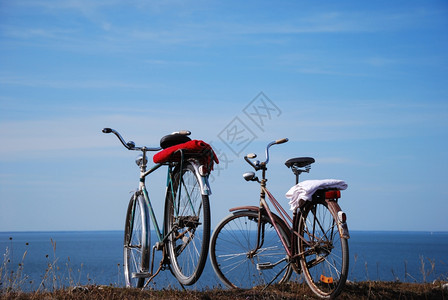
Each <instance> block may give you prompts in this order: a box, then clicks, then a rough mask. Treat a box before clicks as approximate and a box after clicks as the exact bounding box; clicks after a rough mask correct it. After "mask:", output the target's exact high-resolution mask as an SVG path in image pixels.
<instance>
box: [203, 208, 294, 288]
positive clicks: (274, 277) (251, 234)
mask: <svg viewBox="0 0 448 300" xmlns="http://www.w3.org/2000/svg"><path fill="white" fill-rule="evenodd" d="M258 219H259V216H258V212H256V211H237V212H234V213H232V214H231V215H229V216H228V217H226V218H225V219H224V220H222V221H221V223H220V224H218V226H217V227H216V229H215V231H214V232H213V235H212V239H211V242H210V260H211V263H212V266H213V269H214V270H215V272H216V275H217V276H218V277H219V279H220V280H221V281H222V282H223V283H224V284H225V285H226V286H227V287H229V288H244V289H248V288H252V287H254V286H258V285H266V284H271V283H283V282H285V281H288V280H289V277H290V276H291V271H292V268H291V265H290V264H289V263H288V259H287V253H286V250H285V248H284V246H283V244H282V242H281V240H280V238H279V236H278V234H277V232H276V230H275V228H274V225H273V224H272V222H271V220H270V219H269V217H268V216H266V215H262V218H261V221H260V222H258ZM275 222H276V225H277V228H278V229H279V231H280V234H281V235H282V237H283V239H284V240H285V242H286V243H287V246H288V247H289V244H290V243H289V236H288V234H287V232H289V231H288V229H287V226H286V225H285V224H284V222H283V221H282V220H281V219H280V218H278V217H276V221H275ZM258 224H260V230H258ZM257 245H258V247H257Z"/></svg>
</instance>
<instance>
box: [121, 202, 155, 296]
mask: <svg viewBox="0 0 448 300" xmlns="http://www.w3.org/2000/svg"><path fill="white" fill-rule="evenodd" d="M149 241H150V233H149V214H148V206H147V205H146V204H145V199H144V198H143V196H141V195H139V196H136V195H134V196H132V198H131V200H130V201H129V206H128V210H127V213H126V224H125V229H124V253H123V254H124V278H125V282H126V286H127V287H136V288H141V287H143V285H144V282H145V274H144V273H147V272H148V270H149V259H150V258H149V255H150V250H149Z"/></svg>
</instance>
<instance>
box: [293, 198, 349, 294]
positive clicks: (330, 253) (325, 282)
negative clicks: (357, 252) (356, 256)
mask: <svg viewBox="0 0 448 300" xmlns="http://www.w3.org/2000/svg"><path fill="white" fill-rule="evenodd" d="M329 205H332V204H331V203H327V202H326V201H325V200H318V201H316V200H315V201H312V202H308V203H307V204H306V205H305V206H304V208H303V209H302V211H301V215H300V219H299V224H298V232H299V234H300V236H301V237H302V238H303V239H302V238H299V239H298V251H299V252H298V253H299V254H301V255H300V264H301V267H302V270H303V274H304V275H305V279H306V281H307V283H308V285H309V287H310V288H311V290H313V292H314V293H315V294H316V295H318V296H319V297H321V298H333V297H336V296H337V295H339V293H340V292H341V291H342V289H343V287H344V285H345V281H346V280H347V273H348V261H349V256H348V255H349V253H348V242H347V239H346V238H341V236H340V235H339V230H338V225H337V224H338V220H337V217H336V216H333V215H332V214H331V212H330V210H329V208H328V206H329Z"/></svg>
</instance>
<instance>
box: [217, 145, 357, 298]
mask: <svg viewBox="0 0 448 300" xmlns="http://www.w3.org/2000/svg"><path fill="white" fill-rule="evenodd" d="M287 141H288V139H281V140H277V141H274V142H271V143H269V144H268V145H267V147H266V160H265V161H264V162H259V161H253V159H255V158H256V155H255V154H248V155H247V156H245V157H244V159H245V160H246V161H247V162H248V163H249V165H251V166H252V167H253V168H254V169H255V171H261V172H262V175H261V179H259V178H258V177H256V176H255V172H248V173H245V174H244V175H243V176H244V178H245V179H246V180H247V181H255V182H258V183H259V184H260V187H261V194H260V203H259V206H241V207H235V208H232V209H230V212H231V214H230V215H229V216H227V217H226V218H224V219H223V220H222V221H221V222H220V223H219V224H218V226H217V227H216V229H215V230H214V232H213V235H212V238H211V242H210V257H211V263H212V266H213V268H214V270H215V272H216V274H217V276H218V277H219V278H220V280H221V281H222V282H223V283H224V284H225V285H226V286H228V287H229V288H251V287H254V286H258V285H264V286H265V288H266V287H268V286H269V285H271V284H273V283H283V282H286V281H288V280H289V279H290V276H291V274H292V272H297V273H299V274H300V273H302V274H303V275H304V277H305V279H306V282H307V283H308V285H309V287H310V288H311V289H312V291H313V292H314V293H315V294H316V295H318V296H319V297H321V298H333V297H336V296H337V295H338V294H339V293H340V292H341V290H342V289H343V287H344V285H345V282H346V279H347V273H348V266H349V251H348V241H347V240H348V239H349V237H350V236H349V232H348V227H347V223H346V215H345V213H344V212H343V211H342V210H341V208H340V207H339V205H338V199H339V198H340V190H338V189H334V188H333V189H319V190H317V191H316V192H315V193H314V194H313V196H312V199H310V201H303V200H300V203H299V205H298V207H297V208H296V209H295V210H294V211H293V216H292V217H291V216H289V215H288V214H287V213H286V211H285V210H284V209H283V208H282V206H281V205H280V204H279V203H278V202H277V200H275V198H274V196H273V195H272V194H271V193H270V192H269V190H268V189H267V187H266V181H267V179H266V171H267V164H268V162H269V148H270V147H271V146H272V145H276V144H282V143H285V142H287ZM312 163H314V159H313V158H310V157H298V158H293V159H290V160H288V161H287V162H286V166H287V167H288V168H291V169H292V171H293V173H294V174H295V176H296V184H297V183H298V182H299V175H300V174H301V173H302V172H309V170H310V165H311V164H312ZM266 195H267V198H268V199H269V200H270V202H271V204H272V205H273V206H274V207H275V209H276V211H277V213H278V214H276V213H274V212H272V211H271V209H270V208H269V206H268V203H267V201H266Z"/></svg>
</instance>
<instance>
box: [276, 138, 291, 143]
mask: <svg viewBox="0 0 448 300" xmlns="http://www.w3.org/2000/svg"><path fill="white" fill-rule="evenodd" d="M287 141H289V140H288V138H284V139H280V140H276V141H275V143H276V144H283V143H286V142H287Z"/></svg>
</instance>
